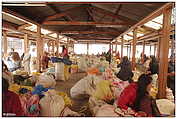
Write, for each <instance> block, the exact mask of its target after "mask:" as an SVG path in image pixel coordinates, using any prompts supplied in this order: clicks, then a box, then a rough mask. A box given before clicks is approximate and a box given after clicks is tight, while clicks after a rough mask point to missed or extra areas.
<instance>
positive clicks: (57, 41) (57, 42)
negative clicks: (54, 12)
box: [56, 34, 60, 56]
mask: <svg viewBox="0 0 177 119" xmlns="http://www.w3.org/2000/svg"><path fill="white" fill-rule="evenodd" d="M59 43H60V42H59V34H57V40H56V44H57V45H56V46H57V56H59Z"/></svg>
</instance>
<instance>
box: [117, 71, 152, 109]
mask: <svg viewBox="0 0 177 119" xmlns="http://www.w3.org/2000/svg"><path fill="white" fill-rule="evenodd" d="M151 81H152V78H151V77H150V76H148V75H145V74H142V75H141V76H140V77H139V79H138V82H137V83H135V82H133V83H131V84H130V85H129V86H127V87H126V88H125V89H124V91H123V92H122V93H121V95H120V97H119V99H118V100H117V106H118V107H119V108H122V109H125V110H127V109H128V108H129V107H131V108H132V109H134V108H139V106H140V102H141V99H142V98H143V97H144V96H145V95H146V94H147V92H148V90H150V88H151ZM134 106H135V107H134Z"/></svg>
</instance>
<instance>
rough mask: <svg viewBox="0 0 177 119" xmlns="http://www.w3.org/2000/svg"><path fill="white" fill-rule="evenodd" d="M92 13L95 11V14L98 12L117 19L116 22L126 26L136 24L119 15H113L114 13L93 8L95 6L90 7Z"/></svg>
mask: <svg viewBox="0 0 177 119" xmlns="http://www.w3.org/2000/svg"><path fill="white" fill-rule="evenodd" d="M90 8H91V9H92V10H93V11H96V12H99V13H101V14H105V15H107V16H110V17H112V18H115V19H118V20H121V21H123V22H125V23H127V25H133V24H135V23H136V21H134V20H131V19H129V18H127V17H124V16H121V15H115V14H114V13H112V12H110V11H107V10H105V9H102V8H98V7H95V6H91V7H90Z"/></svg>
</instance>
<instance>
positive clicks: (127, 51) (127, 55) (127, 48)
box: [127, 44, 129, 58]
mask: <svg viewBox="0 0 177 119" xmlns="http://www.w3.org/2000/svg"><path fill="white" fill-rule="evenodd" d="M127 57H128V58H129V55H128V44H127Z"/></svg>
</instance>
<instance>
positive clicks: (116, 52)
mask: <svg viewBox="0 0 177 119" xmlns="http://www.w3.org/2000/svg"><path fill="white" fill-rule="evenodd" d="M115 52H116V53H117V41H116V48H115Z"/></svg>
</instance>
